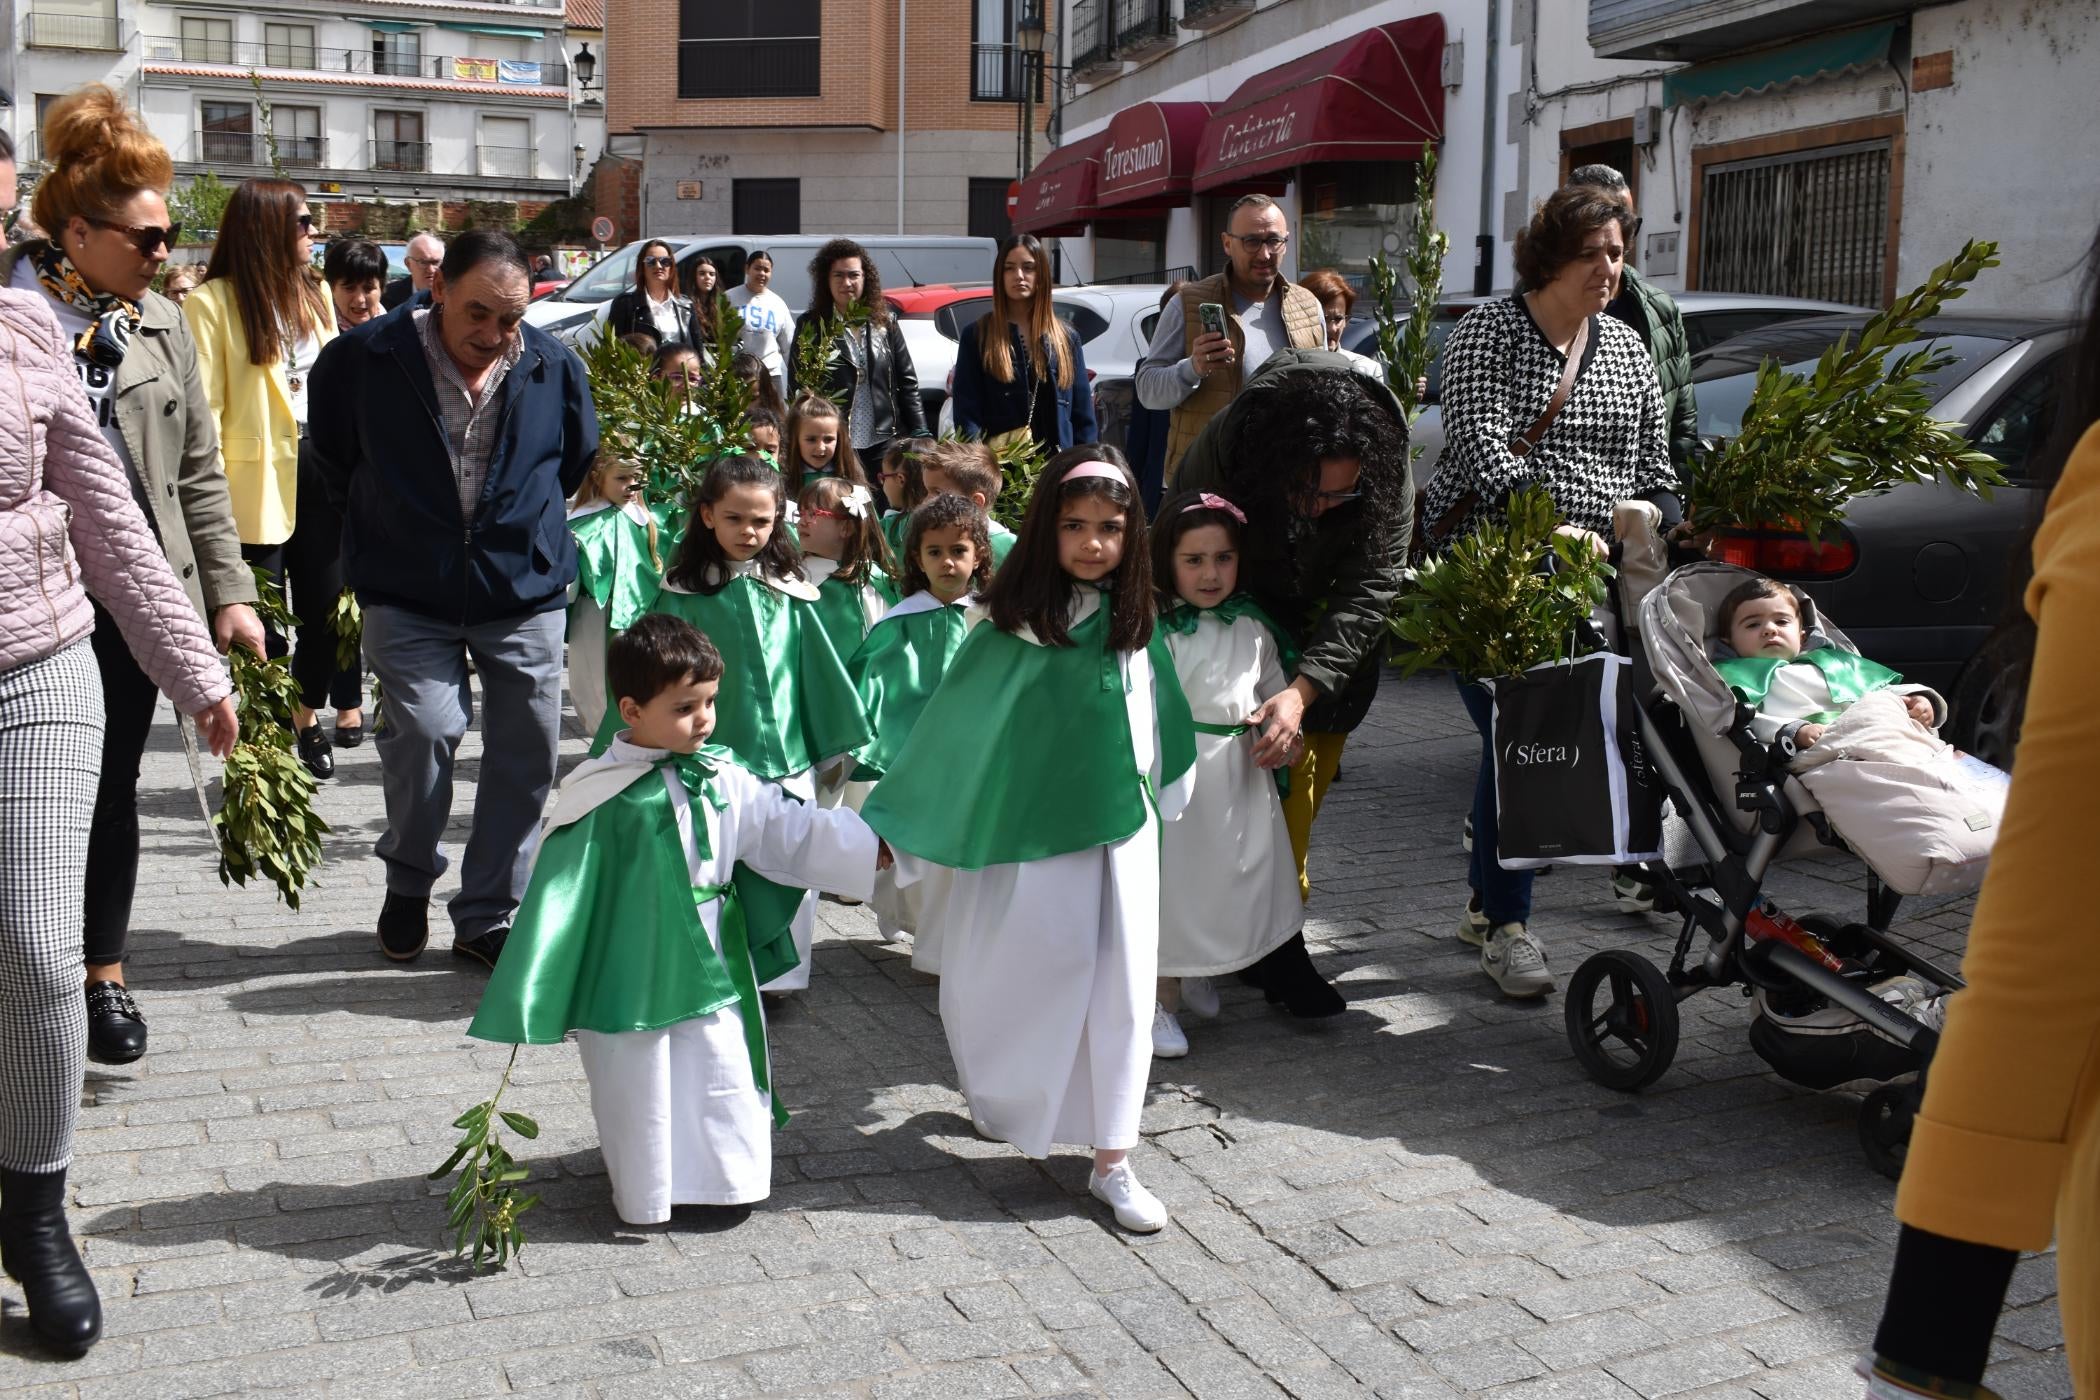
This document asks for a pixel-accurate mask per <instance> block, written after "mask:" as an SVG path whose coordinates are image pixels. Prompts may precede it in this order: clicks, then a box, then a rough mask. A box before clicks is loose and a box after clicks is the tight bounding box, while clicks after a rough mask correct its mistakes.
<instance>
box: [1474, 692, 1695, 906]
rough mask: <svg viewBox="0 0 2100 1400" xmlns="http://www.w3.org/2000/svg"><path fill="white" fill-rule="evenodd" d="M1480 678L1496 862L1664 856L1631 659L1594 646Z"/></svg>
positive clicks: (1517, 866) (1532, 864)
mask: <svg viewBox="0 0 2100 1400" xmlns="http://www.w3.org/2000/svg"><path fill="white" fill-rule="evenodd" d="M1486 684H1487V686H1488V688H1489V690H1490V691H1491V692H1492V693H1493V695H1494V703H1495V720H1494V736H1495V818H1496V822H1497V824H1498V825H1499V826H1500V828H1501V840H1500V842H1499V849H1498V850H1497V852H1496V858H1497V859H1498V860H1499V861H1500V862H1501V865H1502V868H1503V869H1505V870H1531V869H1536V868H1537V867H1539V866H1542V865H1631V864H1636V863H1638V862H1640V861H1644V860H1659V859H1661V857H1662V784H1661V780H1660V777H1659V775H1658V774H1656V772H1655V771H1654V768H1653V766H1652V763H1651V761H1650V759H1649V755H1648V752H1647V747H1646V745H1645V744H1644V743H1643V742H1642V739H1641V732H1640V706H1639V700H1638V697H1637V696H1636V695H1635V693H1634V686H1633V679H1632V670H1631V663H1630V662H1629V661H1628V660H1627V658H1625V657H1623V656H1617V655H1613V654H1612V653H1610V652H1596V653H1593V654H1591V655H1589V656H1583V657H1578V658H1576V659H1575V660H1573V661H1555V662H1549V663H1547V664H1545V665H1542V666H1534V667H1532V668H1531V669H1530V670H1528V671H1525V672H1523V673H1522V674H1520V675H1515V676H1502V677H1498V678H1497V679H1495V680H1492V681H1489V682H1486Z"/></svg>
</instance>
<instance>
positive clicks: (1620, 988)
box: [1566, 948, 1677, 1093]
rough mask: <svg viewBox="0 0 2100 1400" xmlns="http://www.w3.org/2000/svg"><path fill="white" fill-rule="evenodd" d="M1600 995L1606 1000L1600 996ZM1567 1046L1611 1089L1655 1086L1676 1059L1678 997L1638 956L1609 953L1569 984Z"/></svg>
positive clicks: (1618, 950) (1588, 963)
mask: <svg viewBox="0 0 2100 1400" xmlns="http://www.w3.org/2000/svg"><path fill="white" fill-rule="evenodd" d="M1600 993H1601V995H1600ZM1566 1003H1567V1021H1568V1045H1569V1047H1570V1048H1571V1049H1573V1050H1574V1052H1575V1059H1576V1060H1577V1061H1578V1062H1579V1063H1580V1064H1581V1065H1582V1068H1583V1070H1584V1072H1586V1073H1587V1074H1588V1075H1589V1077H1590V1078H1592V1079H1594V1080H1596V1081H1597V1082H1598V1083H1599V1084H1602V1085H1603V1086H1604V1087H1605V1088H1607V1089H1620V1090H1624V1091H1626V1092H1629V1093H1630V1092H1632V1091H1633V1090H1635V1089H1639V1088H1643V1087H1645V1086H1647V1085H1649V1084H1653V1083H1654V1082H1655V1081H1656V1080H1657V1079H1659V1078H1661V1077H1662V1073H1663V1071H1664V1070H1666V1069H1668V1068H1669V1067H1670V1062H1671V1061H1672V1060H1674V1059H1676V1058H1677V993H1676V989H1675V988H1673V987H1672V986H1671V985H1670V982H1669V979H1668V978H1666V977H1664V976H1663V973H1662V969H1661V968H1659V967H1657V966H1656V965H1655V964H1654V963H1652V962H1649V961H1648V960H1647V959H1646V958H1644V957H1642V956H1641V955H1640V954H1638V953H1633V952H1628V951H1627V950H1626V949H1624V948H1609V949H1606V950H1605V951H1604V952H1601V953H1598V954H1596V955H1594V956H1592V957H1591V958H1589V959H1588V960H1587V961H1585V962H1584V963H1583V964H1582V966H1580V967H1578V968H1576V969H1575V975H1574V977H1572V978H1570V979H1569V981H1568V994H1567V998H1566Z"/></svg>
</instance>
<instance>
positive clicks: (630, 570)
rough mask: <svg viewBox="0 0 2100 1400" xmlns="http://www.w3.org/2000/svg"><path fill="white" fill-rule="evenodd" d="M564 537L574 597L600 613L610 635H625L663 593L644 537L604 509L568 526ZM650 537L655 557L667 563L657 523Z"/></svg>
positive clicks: (620, 513) (616, 512)
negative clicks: (571, 542) (571, 558)
mask: <svg viewBox="0 0 2100 1400" xmlns="http://www.w3.org/2000/svg"><path fill="white" fill-rule="evenodd" d="M652 518H653V517H652ZM569 534H570V536H571V537H572V538H574V539H575V541H576V586H577V590H578V593H579V595H580V596H583V597H587V598H589V599H590V600H591V601H592V602H594V603H596V604H597V605H598V606H599V607H600V608H602V609H604V611H605V617H606V621H607V623H608V624H609V625H610V627H611V629H612V631H613V632H615V633H619V632H625V631H626V630H627V629H628V628H629V627H631V626H633V625H634V620H635V619H636V618H638V617H640V616H641V615H642V614H643V613H645V612H647V611H649V603H650V600H651V599H653V598H655V597H656V590H657V589H659V588H661V587H663V582H664V580H663V572H662V570H660V569H658V568H657V566H656V563H655V561H654V560H652V559H651V558H650V557H649V532H648V531H647V530H646V529H644V528H643V527H642V526H641V525H639V524H637V523H636V522H635V520H634V517H632V516H630V515H629V514H628V513H627V512H626V511H624V510H621V509H619V508H618V507H609V508H607V509H605V510H601V511H597V512H594V513H593V514H590V515H586V516H583V517H582V518H580V519H577V520H571V521H570V522H569ZM656 535H657V542H656V547H657V552H658V555H659V557H661V558H663V559H665V560H666V561H667V562H668V560H669V558H670V556H669V554H667V553H665V546H664V538H665V534H664V527H663V526H662V524H660V523H659V524H658V525H657V527H656Z"/></svg>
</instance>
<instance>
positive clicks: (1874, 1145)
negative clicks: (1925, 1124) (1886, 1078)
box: [1859, 1084, 1918, 1181]
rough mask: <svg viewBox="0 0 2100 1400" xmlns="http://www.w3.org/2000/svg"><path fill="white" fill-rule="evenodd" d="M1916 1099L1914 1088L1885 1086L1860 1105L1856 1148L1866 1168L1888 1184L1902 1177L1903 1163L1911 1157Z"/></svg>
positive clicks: (1893, 1085)
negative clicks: (1878, 1174)
mask: <svg viewBox="0 0 2100 1400" xmlns="http://www.w3.org/2000/svg"><path fill="white" fill-rule="evenodd" d="M1916 1096H1917V1087H1916V1086H1915V1085H1911V1084H1884V1085H1882V1086H1881V1087H1880V1088H1878V1089H1876V1090H1875V1091H1874V1092H1873V1093H1871V1094H1868V1095H1867V1097H1866V1098H1865V1099H1864V1100H1863V1101H1862V1102H1861V1103H1860V1106H1859V1145H1860V1147H1861V1148H1863V1149H1864V1150H1865V1151H1866V1154H1867V1165H1868V1166H1870V1167H1872V1168H1873V1169H1874V1170H1875V1171H1877V1172H1880V1173H1881V1174H1882V1175H1883V1176H1885V1177H1887V1178H1888V1179H1889V1180H1890V1181H1895V1180H1897V1179H1898V1178H1900V1177H1901V1176H1902V1175H1903V1163H1904V1162H1905V1160H1907V1159H1908V1158H1909V1156H1910V1130H1911V1123H1912V1121H1913V1120H1914V1119H1915V1118H1916V1116H1917V1111H1918V1105H1917V1097H1916Z"/></svg>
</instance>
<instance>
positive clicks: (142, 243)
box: [88, 219, 182, 258]
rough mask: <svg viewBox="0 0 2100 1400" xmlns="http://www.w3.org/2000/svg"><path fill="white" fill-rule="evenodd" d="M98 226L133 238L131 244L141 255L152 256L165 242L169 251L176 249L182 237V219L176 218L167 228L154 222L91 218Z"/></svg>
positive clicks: (144, 256) (90, 220)
mask: <svg viewBox="0 0 2100 1400" xmlns="http://www.w3.org/2000/svg"><path fill="white" fill-rule="evenodd" d="M88 222H89V223H91V224H93V225H94V226H95V227H96V228H106V229H108V230H110V231H111V232H112V233H121V234H123V235H124V236H125V237H127V238H129V239H130V240H131V246H132V247H134V248H136V249H138V250H139V256H140V257H142V258H150V257H152V256H153V255H154V254H155V253H157V252H159V251H160V246H161V245H162V244H163V243H165V244H167V245H168V251H169V252H171V253H172V252H174V251H175V240H176V239H178V238H180V237H182V221H181V220H179V219H178V220H176V221H175V222H174V223H172V224H169V225H168V226H167V227H166V228H160V227H158V226H157V225H154V224H113V223H110V222H109V221H108V220H106V219H89V220H88Z"/></svg>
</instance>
